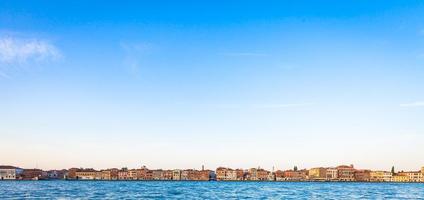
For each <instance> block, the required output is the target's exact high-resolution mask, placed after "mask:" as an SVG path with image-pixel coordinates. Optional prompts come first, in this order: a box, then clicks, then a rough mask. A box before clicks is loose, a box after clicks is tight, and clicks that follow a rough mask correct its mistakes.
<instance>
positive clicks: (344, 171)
mask: <svg viewBox="0 0 424 200" xmlns="http://www.w3.org/2000/svg"><path fill="white" fill-rule="evenodd" d="M336 168H337V176H338V180H339V181H354V180H355V168H354V167H353V165H340V166H337V167H336Z"/></svg>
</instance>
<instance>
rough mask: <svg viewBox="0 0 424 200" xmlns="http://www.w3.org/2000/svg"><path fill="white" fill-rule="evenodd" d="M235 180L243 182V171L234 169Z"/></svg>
mask: <svg viewBox="0 0 424 200" xmlns="http://www.w3.org/2000/svg"><path fill="white" fill-rule="evenodd" d="M235 171H236V180H238V181H242V180H244V174H245V173H244V170H243V169H236V170H235Z"/></svg>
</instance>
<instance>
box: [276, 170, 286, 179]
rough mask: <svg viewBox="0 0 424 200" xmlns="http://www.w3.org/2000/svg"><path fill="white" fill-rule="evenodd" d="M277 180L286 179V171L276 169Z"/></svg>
mask: <svg viewBox="0 0 424 200" xmlns="http://www.w3.org/2000/svg"><path fill="white" fill-rule="evenodd" d="M275 180H276V181H284V171H282V170H277V171H275Z"/></svg>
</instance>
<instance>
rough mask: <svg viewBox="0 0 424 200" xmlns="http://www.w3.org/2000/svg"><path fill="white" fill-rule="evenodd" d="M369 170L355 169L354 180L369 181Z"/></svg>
mask: <svg viewBox="0 0 424 200" xmlns="http://www.w3.org/2000/svg"><path fill="white" fill-rule="evenodd" d="M370 173H371V170H366V169H359V170H356V171H355V181H362V182H368V181H370V179H371V178H370Z"/></svg>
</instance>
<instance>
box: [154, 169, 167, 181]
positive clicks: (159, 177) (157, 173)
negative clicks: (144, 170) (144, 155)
mask: <svg viewBox="0 0 424 200" xmlns="http://www.w3.org/2000/svg"><path fill="white" fill-rule="evenodd" d="M152 176H153V180H164V178H163V170H161V169H157V170H152Z"/></svg>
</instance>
